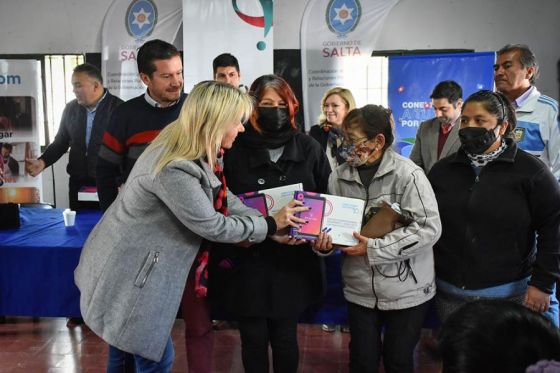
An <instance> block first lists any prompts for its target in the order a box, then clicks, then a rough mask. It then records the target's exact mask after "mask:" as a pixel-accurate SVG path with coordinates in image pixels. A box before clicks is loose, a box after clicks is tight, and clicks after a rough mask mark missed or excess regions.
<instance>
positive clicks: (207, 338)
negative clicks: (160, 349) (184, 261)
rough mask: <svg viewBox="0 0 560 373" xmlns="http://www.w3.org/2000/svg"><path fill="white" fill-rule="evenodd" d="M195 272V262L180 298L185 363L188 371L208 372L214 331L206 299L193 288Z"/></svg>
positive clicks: (210, 366) (196, 372) (210, 363)
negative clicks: (200, 296)
mask: <svg viewBox="0 0 560 373" xmlns="http://www.w3.org/2000/svg"><path fill="white" fill-rule="evenodd" d="M195 272H196V264H193V266H192V267H191V270H190V272H189V277H188V278H187V284H186V285H185V290H184V291H183V299H182V300H181V312H182V316H183V320H184V321H185V346H186V348H187V364H188V367H189V373H210V372H211V371H212V350H213V348H214V331H213V330H212V320H211V319H210V307H209V306H208V302H207V299H206V297H203V298H198V297H197V296H196V292H195V290H194V285H195Z"/></svg>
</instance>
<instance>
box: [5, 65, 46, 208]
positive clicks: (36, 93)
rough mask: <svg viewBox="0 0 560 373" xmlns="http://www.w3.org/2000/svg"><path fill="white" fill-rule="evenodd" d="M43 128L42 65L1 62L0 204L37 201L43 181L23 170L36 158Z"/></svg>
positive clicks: (39, 177)
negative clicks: (26, 160)
mask: <svg viewBox="0 0 560 373" xmlns="http://www.w3.org/2000/svg"><path fill="white" fill-rule="evenodd" d="M42 126H43V91H42V89H41V64H40V62H39V61H36V60H0V144H1V145H0V203H7V202H14V203H23V202H40V201H41V200H42V178H41V176H40V175H39V176H37V177H32V176H30V175H28V174H27V172H26V171H25V159H26V158H37V157H38V156H39V155H40V153H39V151H40V149H39V131H41V130H42Z"/></svg>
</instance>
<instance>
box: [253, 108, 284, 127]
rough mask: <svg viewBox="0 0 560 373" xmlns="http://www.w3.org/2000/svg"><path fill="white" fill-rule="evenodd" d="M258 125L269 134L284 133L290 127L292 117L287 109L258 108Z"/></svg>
mask: <svg viewBox="0 0 560 373" xmlns="http://www.w3.org/2000/svg"><path fill="white" fill-rule="evenodd" d="M257 113H258V117H257V123H258V124H259V127H260V128H261V129H262V130H263V131H264V132H268V133H276V132H282V131H284V130H286V128H287V127H290V116H289V114H288V109H287V108H278V107H264V106H259V107H257Z"/></svg>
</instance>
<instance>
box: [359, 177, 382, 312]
mask: <svg viewBox="0 0 560 373" xmlns="http://www.w3.org/2000/svg"><path fill="white" fill-rule="evenodd" d="M372 182H373V180H372ZM369 185H371V183H370V184H369ZM364 189H365V190H366V205H367V203H368V201H369V187H368V188H364ZM365 214H366V209H365V208H364V216H363V217H362V219H363V218H364V217H365ZM364 260H365V261H366V265H367V266H368V267H369V269H371V291H372V293H373V296H374V298H375V306H374V308H375V307H377V301H378V299H379V298H378V297H377V293H376V292H375V285H374V276H375V269H374V268H373V266H372V265H370V264H369V261H368V257H367V245H366V256H365V258H364Z"/></svg>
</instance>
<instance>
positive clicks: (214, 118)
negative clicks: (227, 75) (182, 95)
mask: <svg viewBox="0 0 560 373" xmlns="http://www.w3.org/2000/svg"><path fill="white" fill-rule="evenodd" d="M252 111H253V100H252V98H251V97H250V96H249V95H248V94H246V93H243V92H241V91H240V90H239V89H237V88H234V87H232V86H230V85H229V84H225V83H222V82H217V81H213V80H212V81H204V82H201V83H199V84H197V85H196V86H194V88H193V89H192V91H191V93H190V94H189V95H188V96H187V98H186V99H185V103H184V104H183V107H182V108H181V112H180V114H179V118H177V120H175V121H174V122H171V123H170V124H169V125H168V126H167V127H165V128H164V129H163V130H162V131H161V132H160V134H159V135H158V136H157V137H156V138H155V139H154V141H153V142H152V144H151V145H150V146H149V147H148V148H147V149H146V152H148V151H154V150H156V149H161V154H160V155H159V156H158V160H157V162H156V165H155V167H154V173H156V174H157V173H159V172H160V171H161V170H162V169H163V168H164V167H165V166H166V165H167V164H169V163H170V162H173V161H177V160H196V159H199V158H202V157H204V156H206V157H207V159H208V164H210V166H211V167H214V164H215V162H216V157H217V153H218V151H219V149H220V146H221V142H222V138H223V137H224V134H225V133H226V132H227V131H228V130H229V128H230V127H231V125H232V124H234V123H239V121H241V122H242V123H244V122H245V121H246V120H247V118H249V116H250V115H251V112H252Z"/></svg>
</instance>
